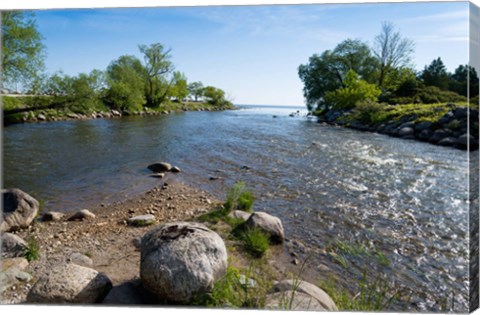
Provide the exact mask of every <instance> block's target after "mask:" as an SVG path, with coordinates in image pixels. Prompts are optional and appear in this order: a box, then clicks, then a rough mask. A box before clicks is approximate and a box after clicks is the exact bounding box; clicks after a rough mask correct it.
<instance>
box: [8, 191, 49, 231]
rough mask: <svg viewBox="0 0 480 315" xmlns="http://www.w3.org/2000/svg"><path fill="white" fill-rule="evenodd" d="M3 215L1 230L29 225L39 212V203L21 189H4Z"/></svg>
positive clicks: (11, 229) (10, 229)
mask: <svg viewBox="0 0 480 315" xmlns="http://www.w3.org/2000/svg"><path fill="white" fill-rule="evenodd" d="M2 193H3V215H2V219H3V220H2V222H1V223H0V232H10V231H14V230H18V229H21V228H26V227H28V226H29V225H30V224H31V223H32V221H33V220H34V219H35V217H36V216H37V214H38V209H39V206H40V205H39V203H38V201H37V200H36V199H35V198H33V197H32V196H30V195H29V194H27V193H25V192H23V191H21V190H20V189H17V188H13V189H2Z"/></svg>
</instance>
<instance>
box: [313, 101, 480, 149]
mask: <svg viewBox="0 0 480 315" xmlns="http://www.w3.org/2000/svg"><path fill="white" fill-rule="evenodd" d="M316 116H317V117H318V122H319V123H324V124H330V125H338V126H343V127H347V128H352V129H356V130H361V131H369V132H376V133H380V134H385V135H389V136H392V137H398V138H402V139H405V140H417V141H422V142H429V143H432V144H436V145H440V146H446V147H454V148H457V149H461V150H466V149H467V148H468V146H469V147H470V149H471V150H478V147H479V143H478V142H479V141H478V130H479V129H478V109H474V108H470V109H469V108H468V107H465V106H457V105H455V104H451V103H448V104H409V105H396V106H392V105H382V104H376V103H371V104H363V105H362V106H357V107H356V108H355V109H353V110H329V111H320V112H317V113H316ZM468 128H470V130H469V129H468Z"/></svg>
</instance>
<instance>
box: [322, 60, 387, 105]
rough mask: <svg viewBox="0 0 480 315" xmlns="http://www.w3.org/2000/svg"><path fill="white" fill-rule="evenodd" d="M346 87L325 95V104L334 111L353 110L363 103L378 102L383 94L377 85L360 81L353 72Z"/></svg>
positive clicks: (346, 79)
mask: <svg viewBox="0 0 480 315" xmlns="http://www.w3.org/2000/svg"><path fill="white" fill-rule="evenodd" d="M343 85H344V87H343V88H340V89H337V90H335V91H329V92H327V93H325V103H326V104H327V105H328V106H329V107H331V108H333V109H351V108H354V107H355V104H357V103H358V102H362V101H371V102H376V101H377V100H378V96H379V95H380V94H381V91H380V89H379V88H378V87H377V86H376V85H375V84H370V83H367V82H366V81H364V80H362V79H360V78H359V77H358V74H356V73H355V72H354V71H353V70H350V71H348V73H347V76H346V78H345V81H344V82H343Z"/></svg>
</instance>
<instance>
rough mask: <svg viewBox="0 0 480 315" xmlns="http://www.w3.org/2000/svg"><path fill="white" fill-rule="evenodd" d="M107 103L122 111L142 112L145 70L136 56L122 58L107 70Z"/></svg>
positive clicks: (111, 64)
mask: <svg viewBox="0 0 480 315" xmlns="http://www.w3.org/2000/svg"><path fill="white" fill-rule="evenodd" d="M106 81H107V84H108V88H107V90H106V92H105V97H104V100H105V103H106V104H107V105H108V106H109V107H111V108H114V109H118V110H122V111H135V110H141V109H142V107H143V105H144V104H145V102H146V99H145V84H146V81H145V69H144V68H143V65H142V63H141V61H140V60H139V59H137V58H136V57H134V56H121V57H120V58H118V59H117V60H115V61H113V62H111V63H110V65H109V66H108V68H107V73H106Z"/></svg>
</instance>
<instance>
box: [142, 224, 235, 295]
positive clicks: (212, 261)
mask: <svg viewBox="0 0 480 315" xmlns="http://www.w3.org/2000/svg"><path fill="white" fill-rule="evenodd" d="M226 269H227V250H226V248H225V243H224V242H223V240H222V238H221V237H220V236H219V235H218V234H217V233H215V232H213V231H211V230H210V229H208V228H207V227H206V226H204V225H203V224H200V223H194V222H192V223H189V222H175V223H167V224H162V225H160V226H158V227H156V228H154V229H153V230H151V231H149V232H148V233H147V234H145V235H144V237H143V238H142V244H141V263H140V278H141V280H142V284H143V286H144V287H145V288H147V289H148V290H149V291H151V292H152V293H153V294H155V295H156V297H157V298H158V299H161V300H165V299H166V300H168V301H171V302H175V303H182V304H187V303H190V302H191V301H192V300H193V299H194V298H195V297H198V296H200V295H202V294H205V293H207V292H209V291H210V290H211V289H212V288H213V284H214V282H215V281H216V280H218V279H220V278H221V277H222V276H223V275H224V274H225V272H226Z"/></svg>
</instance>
